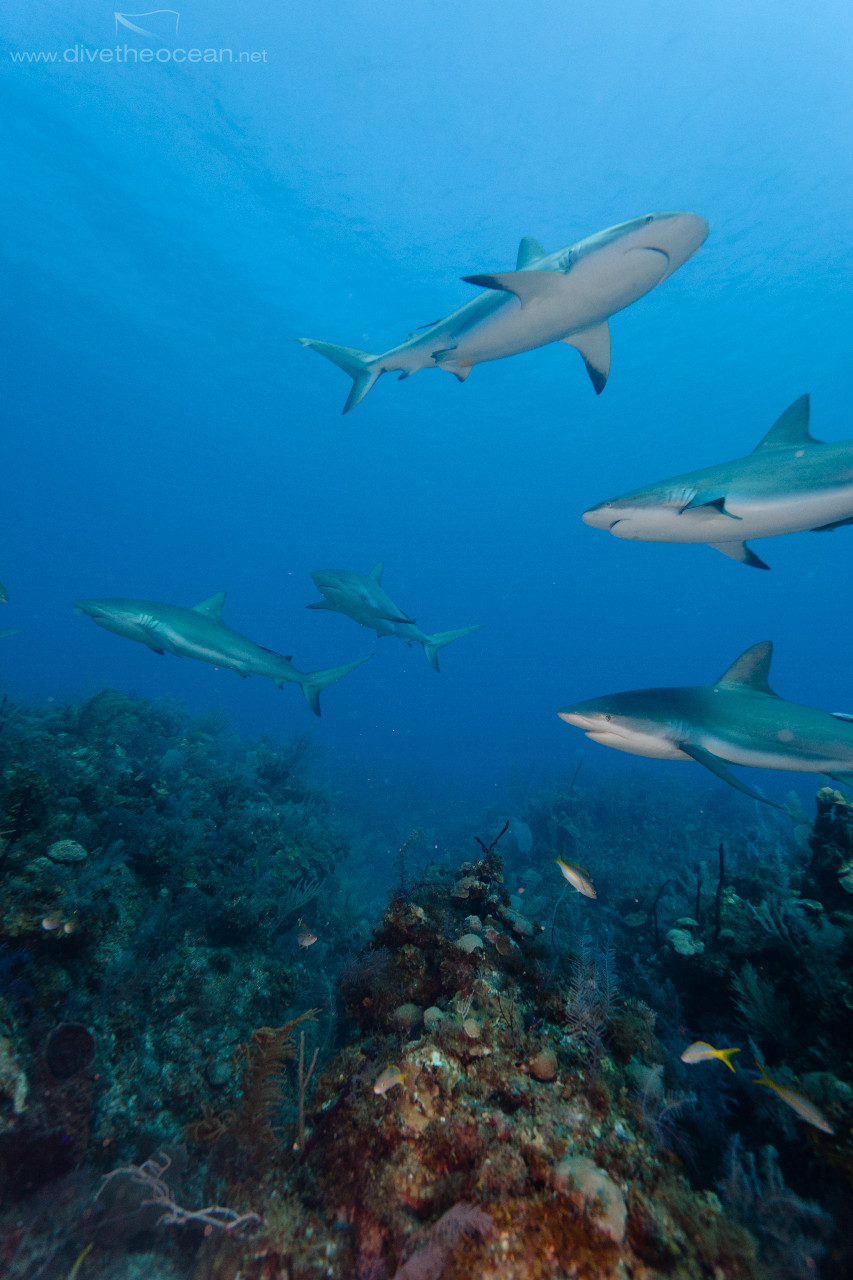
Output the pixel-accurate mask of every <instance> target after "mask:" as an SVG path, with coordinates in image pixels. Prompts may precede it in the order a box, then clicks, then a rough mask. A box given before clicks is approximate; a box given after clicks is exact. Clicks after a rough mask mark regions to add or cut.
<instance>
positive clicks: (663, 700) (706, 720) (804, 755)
mask: <svg viewBox="0 0 853 1280" xmlns="http://www.w3.org/2000/svg"><path fill="white" fill-rule="evenodd" d="M772 657H773V645H772V643H771V642H770V641H769V640H762V641H761V642H760V643H759V644H754V645H753V646H752V647H751V648H750V649H747V650H746V652H745V653H742V654H741V655H740V657H739V658H736V659H735V661H734V662H733V663H732V665H731V666H730V667H729V668H728V670H727V671H724V672H723V674H722V675H721V676H720V677H719V679H718V680H716V681H715V682H714V683H713V684H705V685H694V686H685V687H676V688H669V689H666V688H665V689H659V688H658V689H634V690H632V691H629V692H627V693H612V694H609V695H607V696H606V697H603V698H592V699H590V701H589V702H577V703H575V704H574V706H570V707H563V709H562V711H559V712H558V715H559V717H560V719H561V720H565V721H566V723H567V724H573V725H576V726H577V727H578V728H579V729H583V730H584V732H585V733H586V736H587V737H588V738H590V739H591V740H592V741H593V742H600V743H602V745H604V746H606V747H614V748H615V749H616V750H617V751H627V752H628V753H629V754H631V755H635V756H651V757H652V758H653V759H657V760H695V761H696V763H697V764H701V765H703V766H704V767H705V768H706V769H708V770H710V772H711V773H713V774H716V776H717V777H718V778H721V779H722V781H723V782H727V783H728V784H729V786H730V787H735V788H736V789H737V790H738V791H742V792H743V793H744V795H747V796H751V797H752V799H753V800H760V801H761V802H762V803H763V804H769V805H772V806H773V808H775V809H781V808H783V806H782V805H779V804H775V803H774V801H772V800H768V799H767V797H766V796H765V795H762V793H761V792H760V791H758V790H757V789H756V788H755V787H751V786H749V785H748V784H747V783H746V782H742V781H741V779H740V778H738V777H736V776H735V774H733V773H732V772H731V770H730V769H729V765H732V764H735V765H748V766H749V767H751V768H753V769H786V770H794V771H798V772H802V773H825V774H827V775H828V776H829V777H830V778H834V779H835V780H836V781H838V782H843V783H844V785H845V786H850V785H853V723H851V717H850V716H849V715H848V714H846V713H845V712H840V711H833V712H830V711H819V710H818V709H817V708H815V707H805V706H801V705H800V704H799V703H796V702H786V701H785V699H784V698H780V697H779V695H778V694H776V693H774V692H773V690H772V689H771V688H770V685H769V684H768V679H769V676H770V660H771V658H772Z"/></svg>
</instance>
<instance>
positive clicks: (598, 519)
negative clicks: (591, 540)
mask: <svg viewBox="0 0 853 1280" xmlns="http://www.w3.org/2000/svg"><path fill="white" fill-rule="evenodd" d="M618 519H620V516H619V513H618V511H617V510H616V504H615V503H613V502H599V504H598V506H596V507H590V508H589V510H588V511H584V513H583V515H582V516H581V520H583V522H584V524H588V525H589V526H590V528H592V529H610V528H612V527H613V524H614V522H615V521H617V520H618Z"/></svg>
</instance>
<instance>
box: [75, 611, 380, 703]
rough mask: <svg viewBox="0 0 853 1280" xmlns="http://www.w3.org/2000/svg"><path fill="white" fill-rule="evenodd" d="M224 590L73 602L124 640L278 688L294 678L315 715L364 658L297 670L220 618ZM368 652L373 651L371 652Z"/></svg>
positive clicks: (283, 658)
mask: <svg viewBox="0 0 853 1280" xmlns="http://www.w3.org/2000/svg"><path fill="white" fill-rule="evenodd" d="M224 603H225V592H224V591H218V592H217V593H216V595H215V596H209V597H208V599H207V600H202V602H201V604H196V605H193V606H192V608H186V607H185V606H183V605H176V604H162V603H161V602H160V601H157V600H75V602H74V608H75V609H78V610H79V611H80V613H85V614H87V615H88V616H89V617H90V618H91V619H92V621H93V622H97V624H98V626H99V627H104V628H105V629H106V630H107V631H114V632H115V633H116V635H119V636H124V637H125V638H126V639H128V640H138V641H139V642H140V644H144V645H147V646H148V648H149V649H153V650H154V652H155V653H173V654H175V656H176V657H178V658H197V659H198V660H199V661H200V662H210V663H212V664H213V665H214V666H216V667H228V668H230V670H231V671H236V672H237V674H238V676H242V677H243V678H244V679H246V678H247V677H248V676H268V677H269V679H270V680H274V681H275V683H276V684H277V685H278V687H279V689H283V688H284V686H285V684H287V683H289V682H292V683H295V684H298V685H299V686H300V687H301V689H302V692H303V694H304V695H305V701H306V702H307V703H308V706H309V707H310V708H311V710H312V711H313V712H314V714H315V716H318V715H319V714H320V693H321V692H322V690H323V689H325V688H326V687H327V685H330V684H333V683H334V681H335V680H340V678H341V676H345V675H347V674H348V673H349V672H350V671H355V669H356V667H360V666H361V664H362V662H366V661H367V659H366V658H358V659H357V660H356V661H355V662H347V663H346V664H345V665H344V666H342V667H329V668H328V669H327V670H325V671H307V672H306V671H297V669H296V667H294V665H293V663H292V662H291V660H290V658H289V657H283V656H282V655H281V654H280V653H274V652H273V651H272V649H264V648H263V647H262V646H261V645H259V644H255V642H254V640H249V639H248V637H247V636H241V635H240V633H239V631H234V630H233V629H232V628H231V627H229V626H227V625H226V624H225V623H224V622H223V621H222V606H223V604H224ZM369 656H372V655H369Z"/></svg>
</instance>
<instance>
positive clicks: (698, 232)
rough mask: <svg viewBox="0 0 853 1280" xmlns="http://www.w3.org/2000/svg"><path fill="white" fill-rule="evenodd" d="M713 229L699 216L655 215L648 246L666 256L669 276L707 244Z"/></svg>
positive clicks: (648, 236) (679, 214)
mask: <svg viewBox="0 0 853 1280" xmlns="http://www.w3.org/2000/svg"><path fill="white" fill-rule="evenodd" d="M710 229H711V228H710V227H709V226H708V223H707V222H706V221H705V219H704V218H703V217H701V216H700V215H699V214H698V213H678V212H676V213H656V214H655V215H654V217H653V220H652V222H651V223H650V224H649V226H648V229H647V232H646V235H647V240H646V245H645V247H646V248H648V249H656V250H657V252H658V253H663V254H666V256H667V258H668V259H669V261H668V263H667V269H666V275H668V276H669V275H672V273H673V271H677V270H678V268H679V267H680V266H682V265H683V264H684V263H685V262H686V261H687V259H688V258H690V257H692V255H693V254H694V253H695V252H696V250H697V249H699V248H700V247H701V246H702V245H703V244H704V243H705V241H706V240H707V238H708V232H709V231H710Z"/></svg>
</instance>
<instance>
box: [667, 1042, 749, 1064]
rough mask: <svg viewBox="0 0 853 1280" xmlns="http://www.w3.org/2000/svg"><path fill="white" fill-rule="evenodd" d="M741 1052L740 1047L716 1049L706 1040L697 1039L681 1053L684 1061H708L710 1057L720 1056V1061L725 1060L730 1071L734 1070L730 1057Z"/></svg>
mask: <svg viewBox="0 0 853 1280" xmlns="http://www.w3.org/2000/svg"><path fill="white" fill-rule="evenodd" d="M735 1053H740V1049H715V1048H714V1046H713V1045H711V1044H708V1043H707V1041H705V1040H695V1041H694V1042H693V1044H689V1045H688V1046H687V1048H686V1049H685V1050H684V1053H682V1055H681V1061H682V1062H690V1063H693V1062H707V1061H708V1060H709V1059H710V1058H719V1060H720V1062H724V1063H725V1064H726V1066H727V1067H728V1069H729V1071H734V1067H733V1066H732V1064H731V1062H730V1061H729V1059H730V1058H731V1057H732V1055H733V1054H735Z"/></svg>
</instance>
